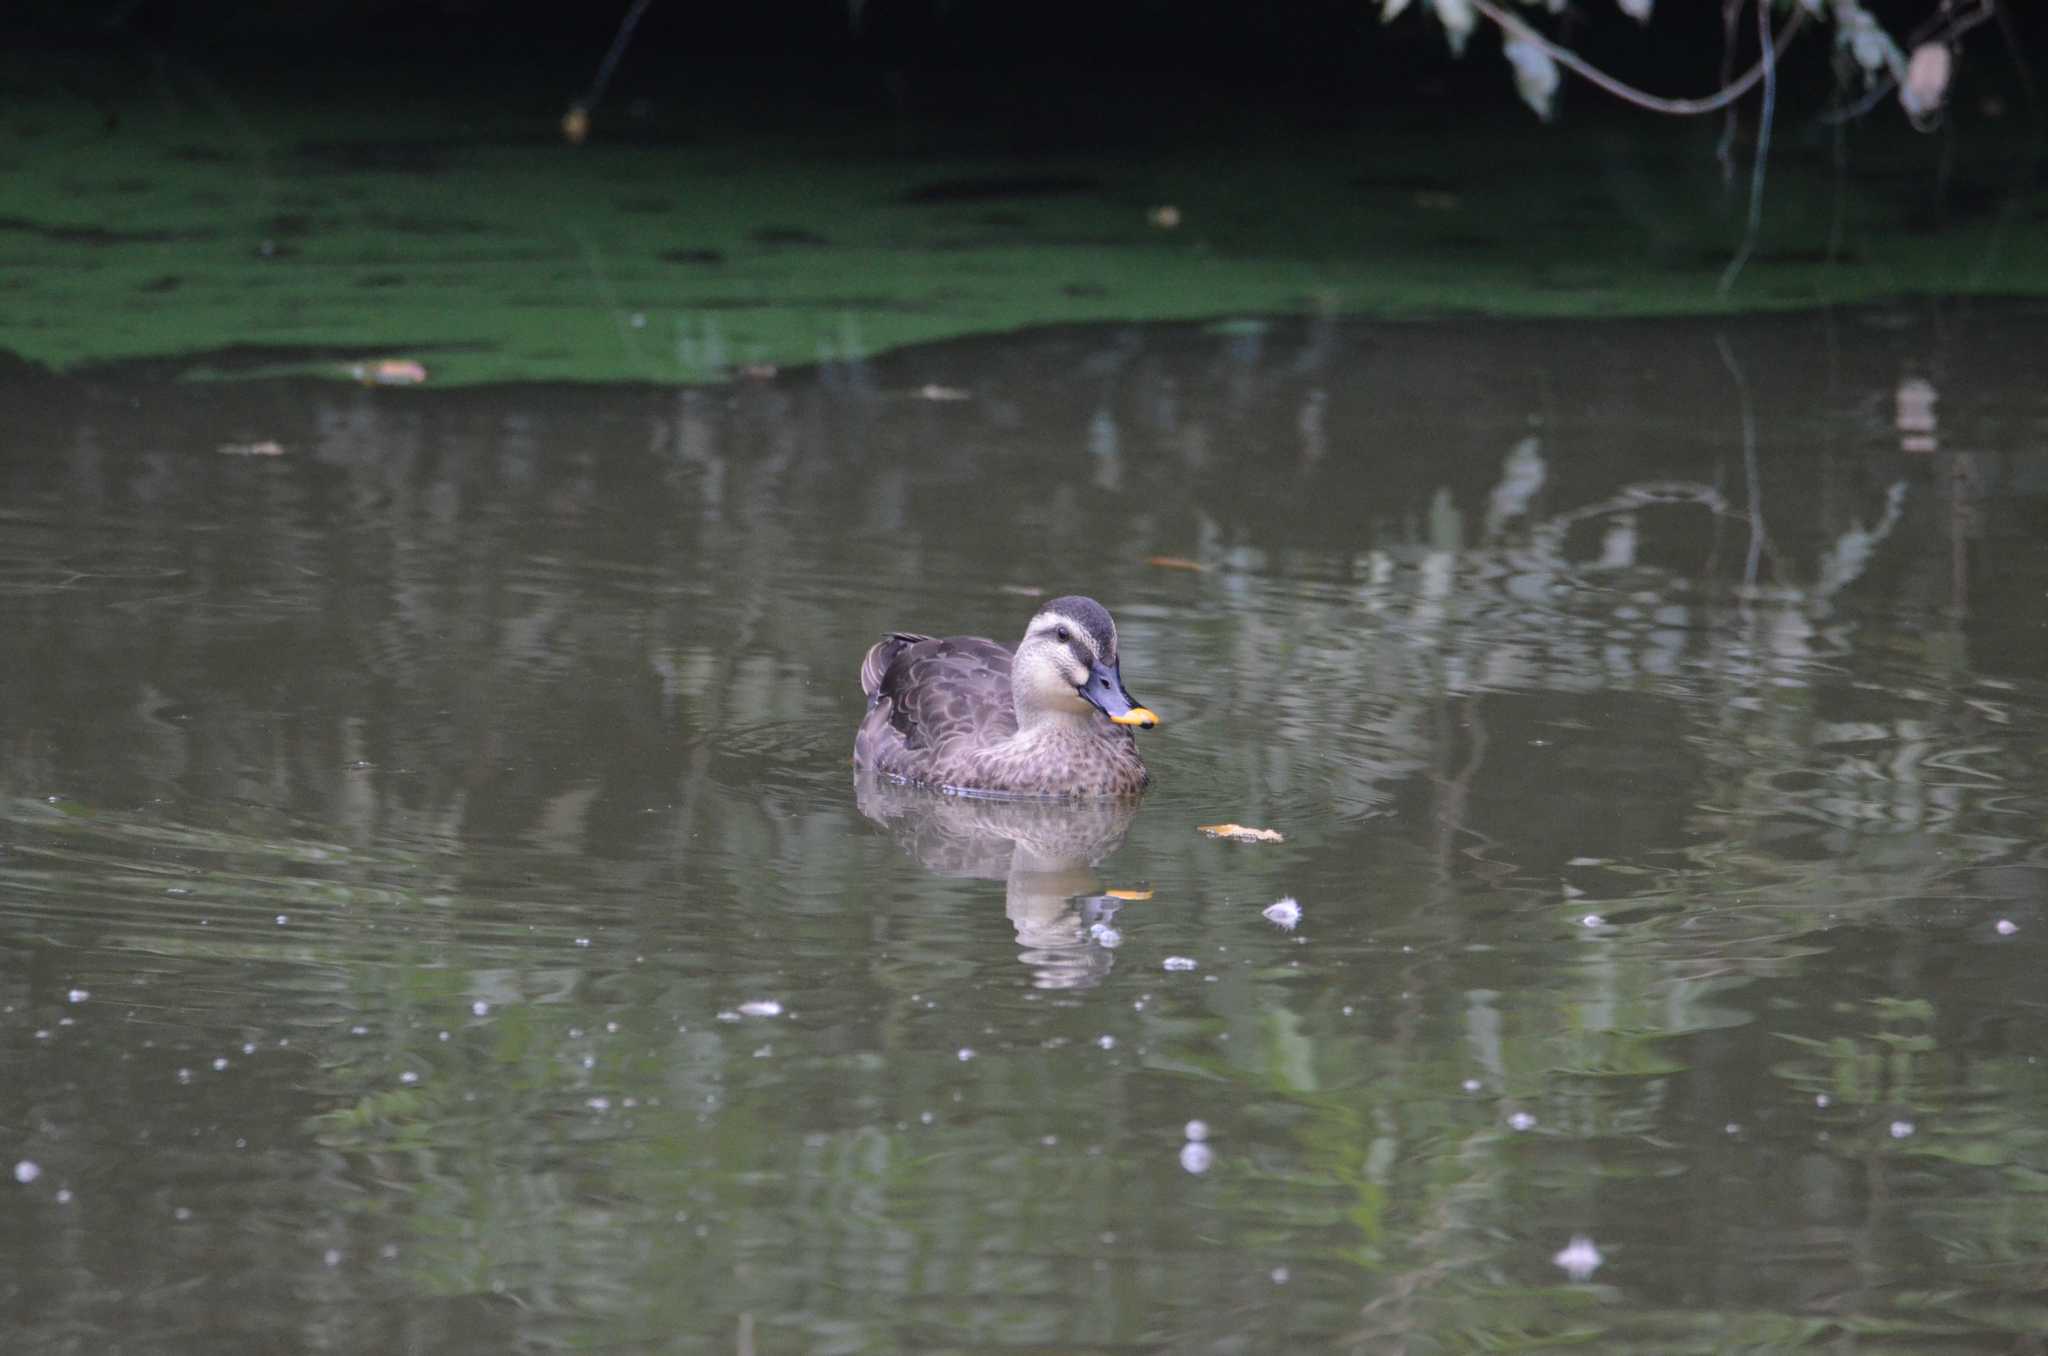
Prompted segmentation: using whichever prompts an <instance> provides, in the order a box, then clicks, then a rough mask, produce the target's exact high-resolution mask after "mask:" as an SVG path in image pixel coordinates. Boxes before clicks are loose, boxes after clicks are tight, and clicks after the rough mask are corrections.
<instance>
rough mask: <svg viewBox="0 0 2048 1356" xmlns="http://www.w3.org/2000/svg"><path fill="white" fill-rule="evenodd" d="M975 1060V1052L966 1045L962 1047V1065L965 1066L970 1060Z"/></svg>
mask: <svg viewBox="0 0 2048 1356" xmlns="http://www.w3.org/2000/svg"><path fill="white" fill-rule="evenodd" d="M973 1058H974V1051H973V1050H971V1049H969V1048H968V1047H967V1046H964V1045H963V1046H961V1047H960V1062H961V1063H962V1064H965V1063H966V1062H967V1061H968V1060H970V1059H973Z"/></svg>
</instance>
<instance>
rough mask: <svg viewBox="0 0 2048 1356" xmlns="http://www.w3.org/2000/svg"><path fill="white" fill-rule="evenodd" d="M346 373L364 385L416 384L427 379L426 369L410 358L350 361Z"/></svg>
mask: <svg viewBox="0 0 2048 1356" xmlns="http://www.w3.org/2000/svg"><path fill="white" fill-rule="evenodd" d="M348 374H349V375H350V376H351V377H354V378H355V379H356V380H357V381H359V382H361V383H363V385H365V386H417V385H419V384H420V383H421V382H423V381H425V380H426V379H427V369H426V368H424V367H422V366H420V364H418V363H416V362H414V361H413V360H412V359H410V358H380V359H378V360H377V361H376V362H373V363H351V364H349V368H348Z"/></svg>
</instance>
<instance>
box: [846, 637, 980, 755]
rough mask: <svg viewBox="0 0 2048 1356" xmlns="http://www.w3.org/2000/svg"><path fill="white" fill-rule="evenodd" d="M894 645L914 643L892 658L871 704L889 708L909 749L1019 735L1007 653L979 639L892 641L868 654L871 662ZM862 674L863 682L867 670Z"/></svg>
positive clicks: (891, 721)
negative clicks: (955, 740)
mask: <svg viewBox="0 0 2048 1356" xmlns="http://www.w3.org/2000/svg"><path fill="white" fill-rule="evenodd" d="M896 641H909V642H910V643H908V644H905V645H902V646H900V647H898V648H897V650H896V652H895V653H894V654H893V655H891V656H890V657H889V658H888V660H887V662H886V665H885V666H884V668H883V669H882V674H881V677H880V679H879V680H877V683H876V688H875V694H874V698H873V702H874V704H875V705H877V706H879V705H880V704H881V703H882V702H883V701H885V700H886V701H887V702H888V703H889V704H890V706H889V723H890V724H891V725H893V726H895V727H896V729H897V730H898V731H899V732H900V733H901V734H902V736H903V741H904V744H905V745H906V746H907V747H910V748H919V747H927V748H934V747H937V746H938V745H940V744H943V743H945V742H946V741H947V740H949V739H953V738H956V737H959V736H963V735H964V736H967V737H969V738H972V739H975V740H977V741H992V740H997V739H1008V738H1009V737H1010V736H1011V735H1013V734H1015V733H1017V708H1016V702H1015V701H1014V699H1013V698H1012V697H1011V695H1010V652H1009V650H1008V649H1006V648H1004V647H1003V646H1001V645H998V644H996V643H995V642H994V641H992V640H983V639H982V638H981V637H979V636H949V637H947V638H946V639H944V640H931V639H928V638H925V637H922V636H918V637H909V636H891V637H890V638H889V639H888V640H885V641H883V642H882V643H881V644H880V645H877V646H876V647H875V648H874V649H873V650H871V651H869V652H868V662H869V663H873V662H874V660H875V658H876V655H877V654H878V653H879V652H881V651H882V650H884V649H886V648H887V647H888V646H890V645H891V644H892V643H894V642H896ZM862 672H863V677H865V672H866V669H865V666H863V670H862Z"/></svg>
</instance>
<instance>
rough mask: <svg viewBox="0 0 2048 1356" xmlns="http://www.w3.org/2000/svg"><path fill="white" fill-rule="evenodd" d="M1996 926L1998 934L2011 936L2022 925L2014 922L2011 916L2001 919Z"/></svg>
mask: <svg viewBox="0 0 2048 1356" xmlns="http://www.w3.org/2000/svg"><path fill="white" fill-rule="evenodd" d="M1995 926H1996V927H1997V929H1998V935H1999V936H2001V937H2010V936H2012V935H2013V934H2014V933H2015V932H2018V931H2019V930H2020V925H2019V924H2018V923H2015V922H2013V921H2012V919H2010V918H2001V919H1999V920H1998V922H1997V923H1996V924H1995Z"/></svg>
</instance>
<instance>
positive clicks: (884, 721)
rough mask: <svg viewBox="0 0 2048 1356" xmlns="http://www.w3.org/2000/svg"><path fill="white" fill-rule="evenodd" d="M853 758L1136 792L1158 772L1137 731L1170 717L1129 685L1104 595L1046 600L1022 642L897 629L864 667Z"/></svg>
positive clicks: (936, 783)
mask: <svg viewBox="0 0 2048 1356" xmlns="http://www.w3.org/2000/svg"><path fill="white" fill-rule="evenodd" d="M860 686H861V691H862V692H863V693H865V694H866V695H867V700H868V707H867V714H866V715H865V716H863V717H862V718H861V723H860V730H859V733H857V734H856V735H855V736H854V741H853V763H854V766H855V767H856V768H857V769H859V770H860V771H862V772H864V773H872V774H874V775H876V776H879V777H883V778H886V779H887V780H889V781H893V782H899V783H904V784H907V785H913V786H924V787H930V788H933V789H936V790H939V791H944V792H948V793H951V794H954V795H968V796H997V797H1018V798H1023V797H1033V798H1060V799H1081V798H1092V797H1102V796H1135V795H1137V794H1138V793H1140V792H1142V791H1143V790H1144V789H1145V788H1146V786H1147V785H1149V784H1150V782H1151V780H1152V777H1151V774H1150V773H1149V772H1147V771H1146V769H1145V762H1144V759H1142V758H1140V757H1139V756H1138V741H1137V739H1136V738H1135V737H1134V736H1133V734H1132V731H1133V730H1150V729H1153V728H1154V727H1156V726H1157V725H1158V724H1159V717H1158V716H1156V715H1154V714H1153V713H1152V711H1151V710H1150V709H1149V708H1147V707H1145V706H1143V705H1141V704H1140V703H1139V702H1138V701H1137V700H1136V699H1135V698H1133V697H1132V696H1131V694H1130V690H1129V689H1127V688H1126V687H1125V686H1124V680H1123V671H1122V668H1121V666H1120V663H1119V660H1118V654H1117V637H1116V622H1115V621H1114V620H1113V619H1112V618H1111V617H1110V615H1109V610H1108V609H1107V608H1105V607H1103V605H1102V604H1100V603H1098V602H1096V601H1095V600H1094V599H1093V598H1085V597H1082V596H1081V595H1079V594H1068V595H1067V596H1065V597H1060V598H1054V599H1053V600H1052V601H1050V602H1048V603H1046V604H1045V605H1044V606H1043V607H1041V608H1039V609H1038V612H1037V614H1036V615H1034V616H1033V617H1032V618H1031V621H1030V624H1029V625H1027V626H1026V627H1025V628H1024V638H1023V640H1021V641H1020V642H1018V645H1017V648H1016V650H1015V651H1014V652H1012V651H1011V650H1010V649H1008V648H1007V647H1005V646H1003V645H999V644H997V643H996V642H995V641H993V640H988V639H985V638H983V637H981V636H947V637H944V638H934V637H932V636H924V635H918V634H915V633H913V632H908V631H891V632H889V633H888V634H887V635H885V636H884V637H883V638H882V639H881V640H880V641H878V642H877V643H876V644H875V645H874V647H873V648H871V649H870V650H869V651H868V652H867V657H866V658H865V659H864V660H862V661H861V666H860Z"/></svg>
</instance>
